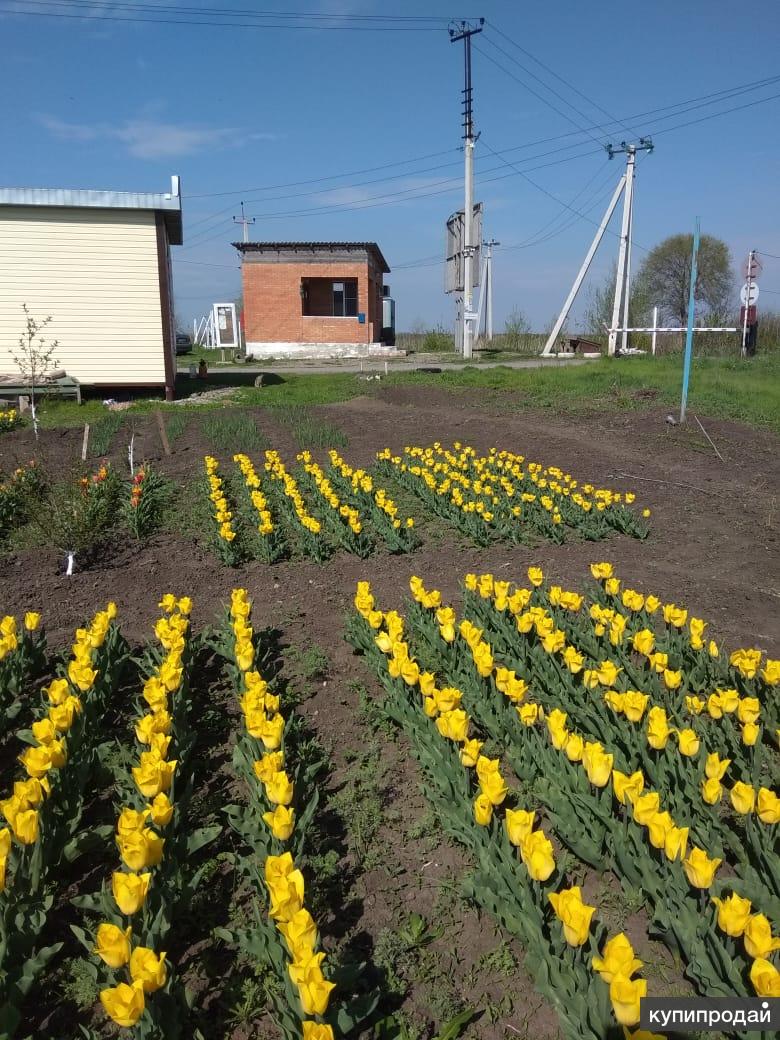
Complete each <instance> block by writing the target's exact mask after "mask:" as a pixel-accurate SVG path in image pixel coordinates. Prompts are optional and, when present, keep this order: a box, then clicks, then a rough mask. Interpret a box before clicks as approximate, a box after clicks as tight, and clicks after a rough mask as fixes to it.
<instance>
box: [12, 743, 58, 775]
mask: <svg viewBox="0 0 780 1040" xmlns="http://www.w3.org/2000/svg"><path fill="white" fill-rule="evenodd" d="M19 761H20V762H21V763H22V765H23V766H24V768H25V771H26V773H27V775H28V776H31V777H35V778H36V779H40V778H41V777H44V776H46V774H47V773H48V771H49V770H50V769H53V768H55V766H54V753H53V745H51V744H49V745H48V746H45V747H30V748H27V750H26V751H24V752H23V753H22V754H21V755H19Z"/></svg>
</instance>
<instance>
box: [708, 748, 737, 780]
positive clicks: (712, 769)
mask: <svg viewBox="0 0 780 1040" xmlns="http://www.w3.org/2000/svg"><path fill="white" fill-rule="evenodd" d="M730 765H731V759H730V758H720V757H719V756H718V754H717V752H715V751H713V752H711V753H710V754H709V755H707V760H706V762H705V763H704V772H705V774H706V776H707V779H708V780H722V779H723V776H724V774H725V772H726V770H727V769H728V767H729V766H730Z"/></svg>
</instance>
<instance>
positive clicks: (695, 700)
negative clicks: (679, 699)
mask: <svg viewBox="0 0 780 1040" xmlns="http://www.w3.org/2000/svg"><path fill="white" fill-rule="evenodd" d="M704 705H705V701H703V700H702V699H701V697H691V696H690V695H688V694H686V697H685V707H686V709H687V710H688V711H689V712H690V713H691V715H701V713H702V711H703V710H704Z"/></svg>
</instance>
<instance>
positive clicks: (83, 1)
mask: <svg viewBox="0 0 780 1040" xmlns="http://www.w3.org/2000/svg"><path fill="white" fill-rule="evenodd" d="M23 2H25V3H27V4H38V5H41V6H47V7H57V6H60V5H67V7H69V8H73V7H79V6H80V7H83V8H84V10H82V11H81V12H79V13H75V14H68V13H66V12H64V11H32V10H24V9H22V10H20V9H19V7H18V6H14V7H4V8H0V13H2V14H15V15H20V16H21V17H24V18H66V19H70V20H76V21H83V20H85V19H88V20H91V21H98V22H128V23H133V24H135V23H137V24H143V23H146V24H150V25H188V26H190V25H192V26H208V27H210V28H227V29H317V30H334V31H337V32H338V31H342V32H343V31H348V32H420V31H436V32H440V31H441V28H442V25H443V24H446V22H447V21H448V19H442V18H438V19H437V24H435V25H412V24H403V25H400V24H395V23H394V21H393V16H387V18H386V20H385V21H383V22H381V23H380V22H372V23H369V24H359V25H351V24H344V23H343V22H342V23H340V24H328V23H321V22H316V21H312V22H311V24H309V23H307V22H305V21H303V20H302V19H303V18H304V17H305V16H304V15H298V16H297V18H298V19H299V20H295V21H288V22H287V23H284V24H283V23H280V22H268V21H254V22H228V21H224V20H221V19H219V18H218V19H217V20H216V21H215V20H213V18H215V17H217V13H216V12H215V14H214V15H213V16H212V20H203V19H197V20H196V19H194V18H192V19H190V18H174V17H172V18H159V17H150V16H151V15H152V14H153V13H154V12H155V11H157V10H161V11H162V10H163V8H157V7H151V8H143V9H141V8H140V7H139V6H138V5H134V6H133V8H131V9H129V10H127V8H126V7H119V6H115V7H114V8H103V9H102V10H101V11H95V9H94V4H93V3H91V2H90V0H23ZM112 10H116V11H118V12H119V14H112V13H106V12H107V11H108V12H110V11H112ZM136 10H142V11H143V13H141V14H136V13H135V11H136ZM172 10H182V11H184V12H185V13H189V12H190V11H192V12H193V14H195V13H198V14H200V11H199V9H198V8H190V9H185V8H174V9H172ZM123 11H127V15H128V16H127V17H124V16H121V15H122V12H123ZM147 11H148V15H147ZM218 14H221V12H218ZM249 14H251V12H248V13H247V15H244V16H243V17H248V16H249ZM267 17H272V15H271V14H269V15H268V16H267ZM273 17H277V18H288V19H289V18H291V17H292V16H290V15H286V14H285V13H284V12H277V13H276V15H274V16H273ZM363 17H365V16H363ZM377 17H378V18H379V17H381V16H377ZM432 17H433V16H432ZM344 18H345V19H346V20H348V21H354V20H355V16H353V15H346V16H344ZM309 19H310V21H311V16H309ZM399 20H401V21H402V20H403V19H399Z"/></svg>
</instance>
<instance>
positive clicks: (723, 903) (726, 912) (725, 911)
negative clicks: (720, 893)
mask: <svg viewBox="0 0 780 1040" xmlns="http://www.w3.org/2000/svg"><path fill="white" fill-rule="evenodd" d="M712 901H713V903H714V904H715V906H717V908H718V928H720V930H721V931H722V932H725V933H726V935H730V936H731V937H732V938H733V939H736V938H738V937H739V936H740V935H742V933H743V932H744V931H745V925H746V924H747V923H748V918H749V917H750V910H751V903H750V900H749V899H743V898H742V897H741V896H738V895H737V893H736V892H732V894H731V895H730V896H729V897H728V898H727V899H718V898H717V897H716V896H713V899H712Z"/></svg>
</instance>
